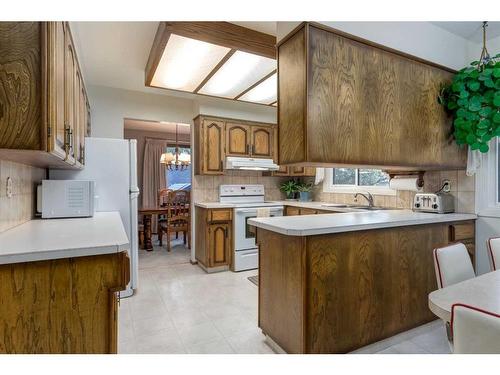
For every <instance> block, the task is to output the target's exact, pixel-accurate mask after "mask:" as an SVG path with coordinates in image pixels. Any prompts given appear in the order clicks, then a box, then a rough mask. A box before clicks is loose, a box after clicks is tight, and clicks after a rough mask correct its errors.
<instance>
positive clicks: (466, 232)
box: [450, 223, 475, 241]
mask: <svg viewBox="0 0 500 375" xmlns="http://www.w3.org/2000/svg"><path fill="white" fill-rule="evenodd" d="M474 234H475V225H474V223H464V224H453V225H450V241H463V240H470V239H472V238H474Z"/></svg>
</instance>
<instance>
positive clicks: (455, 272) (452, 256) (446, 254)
mask: <svg viewBox="0 0 500 375" xmlns="http://www.w3.org/2000/svg"><path fill="white" fill-rule="evenodd" d="M434 269H435V270H436V279H437V284H438V288H439V289H441V288H445V287H447V286H450V285H453V284H456V283H459V282H461V281H465V280H469V279H472V278H474V277H476V275H475V273H474V268H473V267H472V262H471V260H470V257H469V252H468V251H467V248H466V247H465V245H464V244H463V243H455V244H452V245H448V246H445V247H439V248H437V249H434ZM445 326H446V334H447V336H448V343H449V344H450V349H451V351H453V333H452V331H451V326H450V324H449V323H448V322H445Z"/></svg>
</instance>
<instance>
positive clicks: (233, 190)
mask: <svg viewBox="0 0 500 375" xmlns="http://www.w3.org/2000/svg"><path fill="white" fill-rule="evenodd" d="M263 195H264V185H220V186H219V197H247V196H263Z"/></svg>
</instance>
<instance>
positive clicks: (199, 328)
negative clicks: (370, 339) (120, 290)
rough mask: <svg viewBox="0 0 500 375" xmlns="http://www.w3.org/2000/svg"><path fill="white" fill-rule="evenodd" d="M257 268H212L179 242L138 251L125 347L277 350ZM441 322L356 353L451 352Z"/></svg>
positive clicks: (122, 330)
mask: <svg viewBox="0 0 500 375" xmlns="http://www.w3.org/2000/svg"><path fill="white" fill-rule="evenodd" d="M255 274H256V271H247V272H239V273H234V272H221V273H215V274H207V273H205V272H204V271H203V270H201V269H200V268H199V267H198V266H193V265H191V264H190V263H189V251H188V250H187V249H186V248H185V247H184V246H183V245H182V241H178V242H176V243H175V244H174V246H173V247H172V251H171V253H167V252H166V250H165V248H160V247H157V246H155V249H154V251H152V252H145V251H142V250H141V251H140V256H139V290H138V292H137V293H136V294H135V295H134V296H132V297H130V298H125V299H122V300H121V303H120V309H119V331H118V332H119V333H118V340H119V341H118V352H119V353H123V354H125V353H171V354H176V353H198V354H201V353H218V354H226V353H241V354H251V353H255V354H267V353H270V354H272V353H273V351H272V349H271V348H270V347H269V346H268V345H267V344H266V343H265V341H264V335H263V334H262V333H261V331H260V329H259V328H258V327H257V286H255V285H254V284H252V283H251V282H250V281H249V280H248V279H247V277H248V276H253V275H255ZM449 352H450V350H449V347H448V343H447V341H446V333H445V329H444V326H443V324H442V323H441V322H440V321H435V322H432V323H429V324H427V325H425V326H421V327H418V328H416V329H414V330H411V331H408V332H404V333H402V334H399V335H397V336H394V337H391V338H389V339H387V340H383V341H380V342H377V343H375V344H372V345H369V346H367V347H364V348H361V349H359V350H357V351H356V352H355V353H383V354H396V353H407V354H413V353H414V354H421V353H449Z"/></svg>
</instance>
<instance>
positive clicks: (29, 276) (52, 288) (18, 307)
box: [0, 253, 130, 353]
mask: <svg viewBox="0 0 500 375" xmlns="http://www.w3.org/2000/svg"><path fill="white" fill-rule="evenodd" d="M124 268H127V270H125V269H124ZM128 268H129V259H128V256H127V255H126V253H118V254H107V255H100V256H89V257H80V258H70V259H58V260H51V261H40V262H29V263H19V264H11V265H2V266H0V301H1V302H2V303H1V304H0V322H1V326H2V329H1V330H0V352H1V353H112V352H116V336H114V337H112V336H111V334H112V333H115V334H116V324H117V322H116V314H115V315H114V317H115V319H114V320H113V319H112V318H113V315H112V314H110V311H111V310H113V309H114V310H116V305H115V306H113V305H112V303H111V302H113V301H115V302H116V299H115V300H113V299H110V293H116V292H117V291H118V290H123V289H125V287H126V285H127V283H128V282H129V280H130V273H129V270H128ZM113 327H114V328H113Z"/></svg>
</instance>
